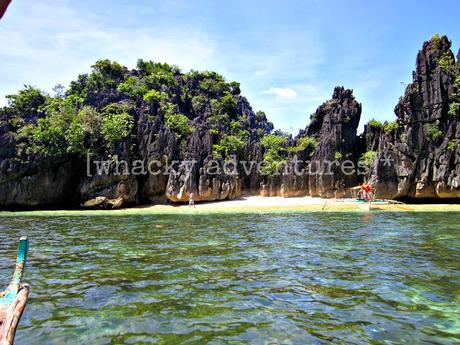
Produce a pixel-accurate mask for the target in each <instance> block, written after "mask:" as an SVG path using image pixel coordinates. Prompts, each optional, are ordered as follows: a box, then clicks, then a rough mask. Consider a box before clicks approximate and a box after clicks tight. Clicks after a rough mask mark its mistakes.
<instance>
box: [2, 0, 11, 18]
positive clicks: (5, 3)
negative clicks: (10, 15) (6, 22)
mask: <svg viewBox="0 0 460 345" xmlns="http://www.w3.org/2000/svg"><path fill="white" fill-rule="evenodd" d="M10 2H11V0H0V19H2V17H3V15H4V14H5V12H6V9H7V8H8V5H9V4H10Z"/></svg>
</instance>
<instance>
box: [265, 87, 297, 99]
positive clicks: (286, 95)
mask: <svg viewBox="0 0 460 345" xmlns="http://www.w3.org/2000/svg"><path fill="white" fill-rule="evenodd" d="M263 93H265V94H269V95H276V96H277V97H279V98H281V99H294V98H296V97H297V92H295V90H293V89H291V88H288V87H285V88H283V87H271V88H269V89H268V90H265V91H264V92H263Z"/></svg>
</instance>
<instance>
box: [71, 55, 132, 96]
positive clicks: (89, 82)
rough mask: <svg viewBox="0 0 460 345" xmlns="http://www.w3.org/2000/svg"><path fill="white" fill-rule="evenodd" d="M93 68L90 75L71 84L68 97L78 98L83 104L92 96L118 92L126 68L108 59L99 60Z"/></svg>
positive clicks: (80, 77) (81, 77)
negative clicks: (108, 91)
mask: <svg viewBox="0 0 460 345" xmlns="http://www.w3.org/2000/svg"><path fill="white" fill-rule="evenodd" d="M91 67H92V72H91V74H90V75H86V74H83V75H80V76H78V80H77V81H73V82H71V83H70V88H69V90H68V91H67V95H74V96H77V97H78V98H79V100H80V102H83V101H84V100H86V99H87V98H89V97H90V96H91V95H94V94H100V93H102V92H104V91H107V90H116V88H117V86H118V84H120V83H121V82H122V81H123V80H124V79H125V74H126V72H127V70H126V68H125V67H123V66H121V65H120V64H119V63H118V62H112V61H110V60H108V59H105V60H98V61H97V62H96V63H95V64H94V65H93V66H91Z"/></svg>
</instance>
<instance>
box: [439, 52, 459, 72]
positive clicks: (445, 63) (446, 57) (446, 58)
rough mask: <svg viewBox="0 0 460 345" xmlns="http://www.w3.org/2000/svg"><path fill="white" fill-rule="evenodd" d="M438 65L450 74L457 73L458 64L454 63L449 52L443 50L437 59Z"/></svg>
mask: <svg viewBox="0 0 460 345" xmlns="http://www.w3.org/2000/svg"><path fill="white" fill-rule="evenodd" d="M438 66H439V67H441V68H442V70H443V71H444V72H446V73H449V74H451V75H455V76H456V75H458V66H457V65H456V64H455V60H454V57H453V55H452V53H451V52H445V53H444V54H442V56H441V57H440V58H439V60H438Z"/></svg>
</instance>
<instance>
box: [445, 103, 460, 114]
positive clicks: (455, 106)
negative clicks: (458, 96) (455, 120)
mask: <svg viewBox="0 0 460 345" xmlns="http://www.w3.org/2000/svg"><path fill="white" fill-rule="evenodd" d="M459 112H460V103H459V102H452V103H450V104H449V111H448V114H449V116H451V117H456V116H457V114H458V113H459Z"/></svg>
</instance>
